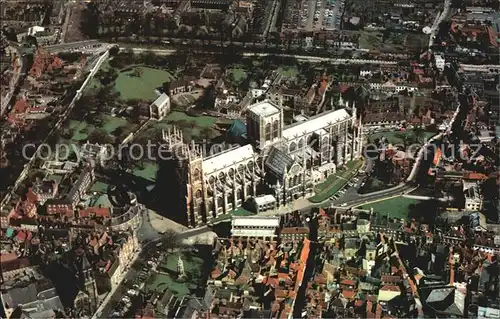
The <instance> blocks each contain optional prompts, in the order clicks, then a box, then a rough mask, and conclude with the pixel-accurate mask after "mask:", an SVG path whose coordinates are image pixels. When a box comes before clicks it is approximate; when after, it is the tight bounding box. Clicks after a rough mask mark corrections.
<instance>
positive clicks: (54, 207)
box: [47, 204, 74, 217]
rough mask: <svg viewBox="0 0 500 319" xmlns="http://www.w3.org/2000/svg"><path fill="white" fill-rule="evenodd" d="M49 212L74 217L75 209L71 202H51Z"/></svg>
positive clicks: (48, 207) (48, 206)
mask: <svg viewBox="0 0 500 319" xmlns="http://www.w3.org/2000/svg"><path fill="white" fill-rule="evenodd" d="M47 214H49V215H64V216H68V217H73V216H74V210H73V206H71V204H49V205H47Z"/></svg>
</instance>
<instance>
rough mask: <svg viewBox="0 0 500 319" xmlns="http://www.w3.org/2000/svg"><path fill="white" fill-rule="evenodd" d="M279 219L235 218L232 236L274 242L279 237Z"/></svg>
mask: <svg viewBox="0 0 500 319" xmlns="http://www.w3.org/2000/svg"><path fill="white" fill-rule="evenodd" d="M279 226H280V219H279V217H242V216H233V217H232V220H231V236H233V237H242V238H251V237H253V238H260V239H264V240H267V241H269V240H274V239H276V237H278V233H277V230H278V227H279Z"/></svg>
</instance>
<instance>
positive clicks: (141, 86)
mask: <svg viewBox="0 0 500 319" xmlns="http://www.w3.org/2000/svg"><path fill="white" fill-rule="evenodd" d="M100 70H102V71H103V72H109V71H110V70H112V67H111V66H110V65H109V62H105V63H103V65H102V66H101V68H100ZM172 78H173V76H172V74H171V73H170V72H168V71H166V70H161V69H155V68H150V67H147V66H142V65H138V66H136V67H128V68H126V69H123V70H121V71H118V77H117V78H116V79H115V80H114V89H115V90H116V92H119V93H120V99H123V100H131V99H137V100H146V101H149V100H154V99H156V97H157V94H156V93H155V89H156V88H157V87H160V86H162V84H163V83H164V82H168V81H170V80H171V79H172ZM100 87H101V83H100V81H99V79H98V75H96V76H95V77H94V78H93V79H92V81H91V82H90V84H89V86H88V88H89V90H88V92H95V91H96V90H98V89H99V88H100Z"/></svg>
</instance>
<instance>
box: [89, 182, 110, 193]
mask: <svg viewBox="0 0 500 319" xmlns="http://www.w3.org/2000/svg"><path fill="white" fill-rule="evenodd" d="M108 187H109V185H108V184H106V183H103V182H100V181H97V182H95V183H94V185H92V187H91V188H90V191H91V192H98V193H106V192H107V191H108Z"/></svg>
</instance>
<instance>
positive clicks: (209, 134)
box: [137, 111, 231, 140]
mask: <svg viewBox="0 0 500 319" xmlns="http://www.w3.org/2000/svg"><path fill="white" fill-rule="evenodd" d="M230 122H231V121H230V120H226V119H219V118H216V117H212V116H190V115H187V114H186V113H184V112H178V111H174V112H171V113H170V114H168V116H167V117H165V118H164V119H162V120H161V121H158V122H151V123H149V124H148V126H146V127H145V128H144V130H142V132H141V133H139V135H138V136H137V140H141V139H145V140H147V139H150V138H151V137H153V136H159V135H160V134H161V131H162V130H166V129H168V128H171V127H172V126H174V125H175V126H176V127H177V128H180V129H181V130H182V131H183V134H184V137H186V138H187V139H195V140H196V139H207V140H209V139H212V138H215V137H217V136H219V135H220V132H219V131H218V130H217V129H216V125H217V124H229V123H230Z"/></svg>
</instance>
